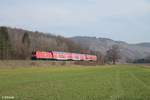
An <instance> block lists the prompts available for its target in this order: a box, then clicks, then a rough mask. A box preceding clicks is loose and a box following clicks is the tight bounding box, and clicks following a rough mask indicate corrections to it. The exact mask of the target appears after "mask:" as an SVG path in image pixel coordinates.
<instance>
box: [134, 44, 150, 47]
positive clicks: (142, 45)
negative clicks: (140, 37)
mask: <svg viewBox="0 0 150 100" xmlns="http://www.w3.org/2000/svg"><path fill="white" fill-rule="evenodd" d="M136 45H137V46H141V47H150V43H139V44H136Z"/></svg>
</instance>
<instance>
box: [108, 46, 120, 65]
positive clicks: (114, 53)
mask: <svg viewBox="0 0 150 100" xmlns="http://www.w3.org/2000/svg"><path fill="white" fill-rule="evenodd" d="M106 53H107V54H106V59H107V61H111V62H112V63H113V64H116V62H117V60H118V59H120V50H119V46H118V45H113V46H112V47H111V48H110V49H109V50H107V52H106Z"/></svg>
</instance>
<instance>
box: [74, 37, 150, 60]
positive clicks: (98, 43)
mask: <svg viewBox="0 0 150 100" xmlns="http://www.w3.org/2000/svg"><path fill="white" fill-rule="evenodd" d="M71 39H72V40H73V41H74V42H76V43H77V44H79V45H82V46H84V47H86V48H89V49H91V50H95V51H100V52H102V53H103V54H105V53H106V51H107V50H108V49H109V48H110V47H111V46H112V45H119V47H120V54H121V57H122V59H123V60H130V59H140V58H144V57H146V56H148V55H150V43H140V44H128V43H126V42H123V41H114V40H112V39H107V38H96V37H80V36H78V37H72V38H71Z"/></svg>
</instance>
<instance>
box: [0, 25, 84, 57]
mask: <svg viewBox="0 0 150 100" xmlns="http://www.w3.org/2000/svg"><path fill="white" fill-rule="evenodd" d="M4 32H5V33H4ZM7 34H8V37H9V38H7V40H5V41H3V42H1V44H3V46H2V47H1V48H2V49H1V50H0V53H1V54H2V55H0V56H4V57H1V59H30V57H31V53H32V51H36V50H41V51H51V50H53V51H69V52H80V50H81V49H82V48H81V47H80V46H79V45H77V44H76V43H74V42H73V41H72V40H70V39H69V38H65V37H62V36H55V35H52V34H46V33H42V32H37V31H35V32H33V31H28V30H23V29H18V28H10V27H0V36H3V35H6V36H5V37H7ZM0 38H1V37H0ZM2 40H3V38H2ZM9 41H10V43H9V44H11V46H9V48H8V46H7V48H6V45H5V44H6V43H8V42H9ZM1 44H0V45H1ZM6 49H7V50H6ZM8 50H9V51H8ZM5 51H7V52H9V54H8V53H7V54H6V53H5ZM10 52H11V53H10ZM6 56H7V57H6Z"/></svg>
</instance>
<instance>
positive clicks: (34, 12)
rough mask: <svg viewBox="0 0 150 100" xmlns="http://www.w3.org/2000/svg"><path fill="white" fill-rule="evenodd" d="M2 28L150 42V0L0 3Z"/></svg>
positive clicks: (9, 0)
mask: <svg viewBox="0 0 150 100" xmlns="http://www.w3.org/2000/svg"><path fill="white" fill-rule="evenodd" d="M0 26H9V27H16V28H22V29H27V30H31V31H40V32H46V33H53V34H55V35H62V36H65V37H72V36H92V37H105V38H111V39H114V40H120V41H126V42H128V43H139V42H150V0H0Z"/></svg>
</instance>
